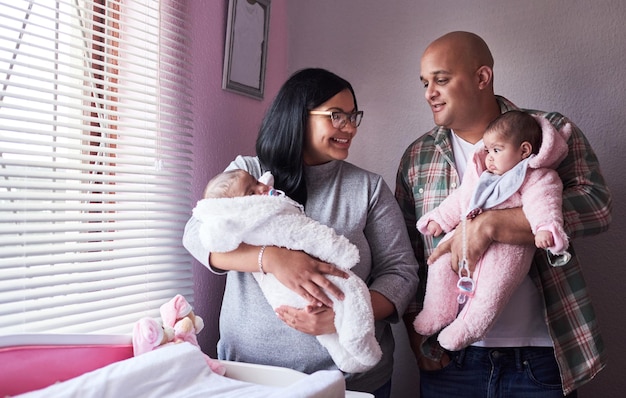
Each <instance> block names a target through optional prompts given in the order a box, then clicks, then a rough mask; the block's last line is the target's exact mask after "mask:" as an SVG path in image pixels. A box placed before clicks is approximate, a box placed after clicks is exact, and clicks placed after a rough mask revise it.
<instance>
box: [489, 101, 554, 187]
mask: <svg viewBox="0 0 626 398" xmlns="http://www.w3.org/2000/svg"><path fill="white" fill-rule="evenodd" d="M541 141H542V132H541V126H540V125H539V123H538V122H537V120H535V118H534V117H533V116H531V115H530V114H528V113H526V112H522V111H517V110H514V111H509V112H506V113H503V114H502V115H500V116H499V117H498V118H496V119H495V120H494V121H492V122H491V123H490V124H489V125H488V126H487V129H486V130H485V134H483V144H484V146H485V152H486V153H487V156H486V158H485V166H486V167H487V170H488V171H490V172H491V173H494V174H498V175H502V174H504V173H506V172H507V171H509V170H511V169H512V168H513V167H515V165H516V164H517V163H519V162H520V161H522V160H523V159H526V158H527V157H529V156H530V155H531V154H537V153H538V152H539V147H540V146H541Z"/></svg>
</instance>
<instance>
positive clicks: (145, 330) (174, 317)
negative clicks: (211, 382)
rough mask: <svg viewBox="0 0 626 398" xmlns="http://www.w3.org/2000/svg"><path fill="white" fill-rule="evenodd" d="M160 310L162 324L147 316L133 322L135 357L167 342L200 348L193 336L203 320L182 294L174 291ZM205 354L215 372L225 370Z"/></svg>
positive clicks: (202, 324) (220, 373)
mask: <svg viewBox="0 0 626 398" xmlns="http://www.w3.org/2000/svg"><path fill="white" fill-rule="evenodd" d="M160 312H161V319H162V321H163V324H160V323H159V322H157V321H156V320H155V319H153V318H150V317H144V318H141V319H140V320H139V321H137V322H136V323H135V326H134V328H133V336H132V342H133V354H134V356H137V355H141V354H144V353H146V352H149V351H152V350H154V349H156V348H159V347H163V346H165V345H168V344H178V343H183V342H187V343H190V344H192V345H194V346H196V347H198V349H200V345H199V344H198V339H197V337H196V335H197V334H198V333H200V331H201V330H202V329H203V328H204V321H203V319H202V318H201V317H199V316H197V315H195V314H194V312H193V309H192V307H191V305H190V304H189V302H188V301H187V300H186V299H185V297H183V296H182V295H180V294H177V295H176V296H175V297H174V298H172V299H171V300H170V301H168V302H166V303H165V304H163V305H161V307H160ZM204 357H205V360H206V363H207V365H208V366H209V368H210V369H211V370H212V371H213V372H214V373H217V374H219V375H221V376H223V375H224V374H225V373H226V368H225V367H224V365H222V364H221V363H220V362H219V361H217V360H215V359H213V358H211V357H209V356H208V355H206V354H204Z"/></svg>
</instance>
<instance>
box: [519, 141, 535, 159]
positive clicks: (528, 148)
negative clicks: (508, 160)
mask: <svg viewBox="0 0 626 398" xmlns="http://www.w3.org/2000/svg"><path fill="white" fill-rule="evenodd" d="M520 148H521V149H522V159H526V158H527V157H529V156H530V155H531V154H532V153H533V146H532V145H530V142H528V141H524V142H522V145H520Z"/></svg>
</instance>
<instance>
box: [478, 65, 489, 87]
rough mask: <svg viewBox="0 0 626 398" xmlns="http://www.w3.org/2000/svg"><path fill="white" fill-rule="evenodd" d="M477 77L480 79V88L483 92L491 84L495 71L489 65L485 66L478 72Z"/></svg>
mask: <svg viewBox="0 0 626 398" xmlns="http://www.w3.org/2000/svg"><path fill="white" fill-rule="evenodd" d="M476 76H477V77H478V88H479V89H481V90H482V89H484V88H485V87H488V86H489V85H490V84H491V80H492V79H493V70H492V69H491V68H490V67H488V66H487V65H483V66H481V67H480V68H478V70H477V71H476Z"/></svg>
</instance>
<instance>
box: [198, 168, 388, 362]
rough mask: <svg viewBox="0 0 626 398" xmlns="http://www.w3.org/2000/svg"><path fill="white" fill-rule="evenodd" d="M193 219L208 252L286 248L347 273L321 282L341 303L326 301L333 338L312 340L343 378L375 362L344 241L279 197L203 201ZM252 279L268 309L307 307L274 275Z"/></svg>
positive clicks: (368, 308)
mask: <svg viewBox="0 0 626 398" xmlns="http://www.w3.org/2000/svg"><path fill="white" fill-rule="evenodd" d="M267 177H268V176H267V173H266V174H264V176H263V177H262V178H259V181H263V182H269V183H270V184H269V185H271V178H269V179H268V178H267ZM193 215H194V217H195V218H197V219H198V220H199V221H200V222H201V223H202V224H201V226H200V231H199V234H200V241H201V242H202V244H203V245H204V247H206V248H207V249H208V250H209V251H211V252H228V251H231V250H234V249H236V248H237V247H238V246H239V245H240V244H241V243H242V242H243V243H247V244H250V245H253V246H264V245H271V246H279V247H286V248H289V249H291V250H302V251H304V252H306V253H308V254H309V255H311V256H313V257H316V258H318V259H320V260H322V261H325V262H327V263H330V264H334V265H335V266H337V267H338V268H341V269H342V270H343V271H345V272H347V273H348V274H349V275H350V276H349V277H348V278H347V279H344V278H340V277H335V276H332V275H329V276H327V277H328V279H329V280H331V281H332V282H333V283H334V284H335V285H336V286H337V287H339V288H340V289H341V290H342V291H343V292H344V296H345V298H344V300H343V301H342V300H338V299H336V298H335V297H334V296H333V295H329V296H330V298H331V299H332V300H333V310H334V312H335V319H334V323H335V329H336V333H332V334H325V335H320V336H316V337H317V339H318V341H319V342H320V344H321V345H322V346H324V347H325V348H326V349H327V350H328V353H329V354H330V356H331V357H332V359H333V361H334V362H335V364H336V365H337V367H338V368H339V369H341V370H342V371H344V372H349V373H354V372H364V371H366V370H368V369H371V368H372V367H373V366H374V365H376V364H377V363H378V362H379V361H380V359H381V357H382V350H381V349H380V345H379V344H378V341H377V340H376V336H375V330H374V315H373V310H372V303H371V296H370V293H369V289H368V287H367V285H366V284H365V282H364V281H363V280H362V279H361V278H359V277H358V276H357V275H356V274H354V273H353V272H352V271H350V268H352V267H353V266H355V265H356V264H357V263H358V262H359V251H358V249H357V247H356V246H355V245H353V244H352V243H350V241H348V239H347V238H346V237H344V236H342V235H339V234H337V233H336V232H335V231H334V230H333V229H332V228H330V227H328V226H326V225H323V224H321V223H319V222H317V221H315V220H313V219H311V218H310V217H308V216H306V215H305V214H304V210H303V209H302V206H301V205H300V204H299V203H297V202H295V201H293V200H292V199H290V198H288V197H287V196H284V195H282V196H263V195H253V196H245V197H233V198H210V199H203V200H200V201H199V202H198V203H197V205H196V207H195V208H194V210H193ZM260 257H261V256H260ZM259 261H262V259H260V260H259ZM252 274H253V276H254V278H255V279H256V280H257V282H258V284H259V286H260V287H261V290H262V292H263V294H264V296H265V298H266V299H267V301H268V303H269V304H270V305H271V306H272V308H274V309H275V308H277V307H279V306H281V305H288V306H291V307H295V308H304V307H306V306H307V305H308V303H307V302H306V301H305V300H304V299H303V298H302V297H300V296H299V295H297V294H296V293H295V292H293V291H292V290H290V289H289V288H287V287H286V286H284V285H283V284H281V283H280V282H279V281H278V279H276V277H274V275H272V274H267V275H266V274H264V273H262V272H254V273H252Z"/></svg>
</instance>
